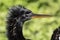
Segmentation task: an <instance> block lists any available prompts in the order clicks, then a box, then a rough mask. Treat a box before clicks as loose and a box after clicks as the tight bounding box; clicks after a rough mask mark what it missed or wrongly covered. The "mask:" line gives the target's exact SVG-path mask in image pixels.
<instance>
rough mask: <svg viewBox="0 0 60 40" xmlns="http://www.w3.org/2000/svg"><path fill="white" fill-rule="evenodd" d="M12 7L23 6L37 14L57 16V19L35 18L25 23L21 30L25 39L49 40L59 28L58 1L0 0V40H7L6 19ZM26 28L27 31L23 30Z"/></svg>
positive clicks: (59, 10)
mask: <svg viewBox="0 0 60 40" xmlns="http://www.w3.org/2000/svg"><path fill="white" fill-rule="evenodd" d="M14 5H23V6H24V7H26V8H27V9H30V10H31V11H32V12H33V13H37V14H52V15H56V16H57V15H58V17H51V18H37V19H31V20H29V21H27V22H25V24H24V26H25V27H24V28H23V29H24V30H23V34H24V36H25V38H31V39H32V40H50V38H51V35H52V33H53V30H54V29H56V28H57V27H58V26H60V23H59V22H60V19H59V15H60V0H0V40H7V37H6V17H7V14H8V9H9V8H10V7H11V6H14ZM27 24H28V25H27ZM32 24H33V25H32ZM34 25H35V26H34ZM27 26H28V27H27ZM26 27H27V28H28V29H25V28H26ZM47 30H48V31H47Z"/></svg>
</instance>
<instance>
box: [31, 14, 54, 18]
mask: <svg viewBox="0 0 60 40" xmlns="http://www.w3.org/2000/svg"><path fill="white" fill-rule="evenodd" d="M46 17H53V15H50V14H33V15H32V18H46Z"/></svg>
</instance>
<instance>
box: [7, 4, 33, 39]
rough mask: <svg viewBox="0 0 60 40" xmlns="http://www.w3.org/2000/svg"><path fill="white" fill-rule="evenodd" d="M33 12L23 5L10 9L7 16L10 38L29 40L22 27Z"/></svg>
mask: <svg viewBox="0 0 60 40" xmlns="http://www.w3.org/2000/svg"><path fill="white" fill-rule="evenodd" d="M31 16H32V12H31V11H30V10H28V9H26V8H24V7H23V6H21V5H18V6H13V7H12V8H10V9H9V17H8V18H7V20H8V21H7V37H8V40H27V39H25V38H24V36H23V32H22V28H23V24H24V22H25V21H27V20H30V19H31Z"/></svg>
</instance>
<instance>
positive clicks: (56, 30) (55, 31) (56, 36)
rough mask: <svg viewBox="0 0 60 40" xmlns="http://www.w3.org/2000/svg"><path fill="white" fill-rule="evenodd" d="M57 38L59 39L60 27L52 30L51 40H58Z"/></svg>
mask: <svg viewBox="0 0 60 40" xmlns="http://www.w3.org/2000/svg"><path fill="white" fill-rule="evenodd" d="M59 37H60V27H59V28H57V29H55V30H54V32H53V35H52V37H51V40H59Z"/></svg>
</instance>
